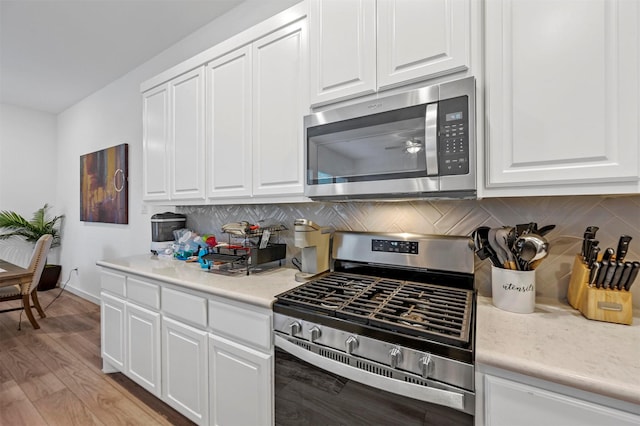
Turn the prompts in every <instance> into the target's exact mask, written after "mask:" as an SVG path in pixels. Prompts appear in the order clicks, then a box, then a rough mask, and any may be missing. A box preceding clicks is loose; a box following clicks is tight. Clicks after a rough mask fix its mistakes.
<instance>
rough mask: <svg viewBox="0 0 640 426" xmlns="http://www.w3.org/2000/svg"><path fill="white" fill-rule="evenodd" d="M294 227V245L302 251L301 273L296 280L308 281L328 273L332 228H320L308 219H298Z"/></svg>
mask: <svg viewBox="0 0 640 426" xmlns="http://www.w3.org/2000/svg"><path fill="white" fill-rule="evenodd" d="M293 225H294V228H295V235H294V245H295V246H296V247H299V248H301V249H302V256H301V260H300V263H301V264H300V265H299V269H300V272H299V273H297V274H296V280H297V281H306V280H308V279H309V278H311V277H313V276H315V275H318V274H320V273H322V272H325V271H328V270H329V246H330V240H331V228H329V227H322V226H319V225H318V224H317V223H314V222H312V221H310V220H308V219H296V220H295V221H294V222H293ZM294 263H295V262H294Z"/></svg>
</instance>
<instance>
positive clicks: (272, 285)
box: [96, 254, 300, 309]
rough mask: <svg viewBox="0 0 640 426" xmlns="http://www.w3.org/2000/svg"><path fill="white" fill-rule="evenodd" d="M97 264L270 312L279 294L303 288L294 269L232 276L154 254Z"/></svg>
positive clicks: (102, 261) (196, 264) (272, 269)
mask: <svg viewBox="0 0 640 426" xmlns="http://www.w3.org/2000/svg"><path fill="white" fill-rule="evenodd" d="M96 264H97V265H98V266H103V267H107V268H112V269H116V270H118V271H121V272H125V273H130V274H136V275H138V276H142V277H146V278H150V279H153V280H160V281H164V282H168V283H171V284H175V285H179V286H182V287H185V288H190V289H192V290H197V291H202V292H205V293H209V294H213V295H217V296H222V297H226V298H230V299H234V300H238V301H240V302H245V303H249V304H252V305H256V306H260V307H263V308H267V309H271V305H272V304H273V302H274V301H275V296H276V295H278V294H280V293H283V292H285V291H288V290H290V289H292V288H294V287H297V286H299V285H300V283H299V282H297V281H296V280H295V273H296V272H298V271H297V270H296V269H291V268H278V267H275V268H271V269H268V270H264V271H255V272H251V274H250V275H249V276H247V275H246V274H244V273H241V274H238V275H232V276H230V275H223V274H220V273H215V272H208V271H205V270H203V269H202V268H200V264H199V263H197V262H195V263H187V262H183V261H179V260H174V259H172V258H169V257H162V256H153V255H151V254H149V255H137V256H130V257H122V258H119V259H113V260H99V261H98V262H96Z"/></svg>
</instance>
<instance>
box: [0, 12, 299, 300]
mask: <svg viewBox="0 0 640 426" xmlns="http://www.w3.org/2000/svg"><path fill="white" fill-rule="evenodd" d="M297 1H298V0H277V1H276V0H272V1H264V0H247V1H246V2H244V3H242V4H241V5H240V6H238V7H237V8H236V9H234V10H231V11H230V12H229V13H227V14H226V15H224V16H222V17H221V18H219V19H218V20H215V21H213V22H211V23H210V24H208V25H207V26H205V27H203V28H201V29H200V30H198V31H197V32H195V33H193V34H192V35H190V36H189V37H187V38H186V39H184V40H182V41H181V42H179V43H177V44H176V45H174V46H172V47H171V48H169V49H167V50H166V51H164V52H163V53H161V54H160V55H158V56H156V57H155V58H153V59H151V60H150V61H148V62H146V63H145V64H143V65H142V66H140V67H138V68H136V69H134V70H132V71H131V72H129V73H128V74H126V75H124V76H123V77H121V78H120V79H118V80H116V81H114V82H112V83H111V84H109V85H108V86H107V87H105V88H104V89H102V90H100V91H99V92H97V93H95V94H93V95H91V96H89V97H88V98H86V99H84V100H83V101H81V102H79V103H78V104H76V105H74V106H73V107H71V108H69V109H68V110H66V111H65V112H63V113H61V114H60V115H59V116H58V129H57V144H58V150H57V165H58V168H57V176H56V180H57V183H58V191H57V198H56V205H57V206H58V207H60V208H61V209H62V213H64V214H65V215H66V220H65V224H64V230H63V231H64V240H63V242H62V247H61V263H62V266H63V273H62V275H63V277H62V278H63V280H66V278H67V276H68V275H67V274H68V271H70V270H71V269H73V268H76V267H77V268H79V274H78V277H77V278H76V277H75V276H72V277H71V280H70V282H69V284H68V286H69V287H70V288H71V290H72V291H74V292H76V293H78V294H80V295H82V296H84V297H87V298H89V299H93V300H95V301H97V300H98V299H97V297H98V294H99V287H100V283H99V275H98V269H97V268H96V266H95V262H96V261H97V260H99V259H107V258H114V257H121V256H127V255H132V254H140V253H146V252H148V251H149V244H150V241H151V224H150V218H151V215H152V214H153V213H155V212H158V211H165V210H170V209H162V208H156V209H149V210H148V211H147V212H144V211H143V210H144V207H143V204H142V201H141V199H142V104H141V96H140V84H141V83H142V82H143V81H145V80H147V79H149V78H151V77H153V76H154V75H156V74H159V73H160V72H162V71H165V70H166V69H168V68H170V67H172V66H174V65H176V64H178V63H180V62H181V61H183V60H185V59H188V58H190V57H191V56H193V55H195V54H197V53H200V52H201V51H204V50H206V49H208V48H210V47H212V46H214V45H216V44H217V43H219V42H221V41H223V40H226V39H227V38H229V37H231V36H233V35H235V34H237V33H239V32H241V31H242V30H244V29H246V28H249V27H251V26H253V25H255V24H257V23H259V22H261V21H263V20H264V19H266V18H268V17H270V16H273V15H275V14H276V13H278V12H280V11H282V10H284V9H286V8H288V7H290V6H292V5H293V4H295V3H297ZM121 143H128V144H129V224H128V225H112V224H99V223H85V222H80V195H79V188H80V173H79V158H80V156H81V155H83V154H86V153H89V152H93V151H97V150H100V149H103V148H107V147H110V146H113V145H118V144H121ZM3 186H4V185H3Z"/></svg>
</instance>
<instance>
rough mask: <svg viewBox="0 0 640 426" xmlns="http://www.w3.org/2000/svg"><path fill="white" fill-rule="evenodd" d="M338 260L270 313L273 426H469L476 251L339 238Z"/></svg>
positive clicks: (426, 240)
mask: <svg viewBox="0 0 640 426" xmlns="http://www.w3.org/2000/svg"><path fill="white" fill-rule="evenodd" d="M332 258H333V267H332V270H331V272H329V273H326V274H324V275H321V276H319V277H318V278H316V279H313V280H312V281H309V282H307V283H305V284H303V285H301V286H299V287H297V288H295V289H293V290H290V291H288V292H286V293H283V294H280V295H278V296H277V301H276V302H275V304H274V308H273V309H274V341H275V346H276V368H275V370H276V392H275V396H276V403H275V405H276V424H282V425H285V424H348V425H352V424H383V423H385V424H414V423H415V424H443V423H444V420H443V419H447V422H449V423H451V424H473V413H474V411H475V393H474V330H475V309H474V308H475V292H474V273H473V271H474V269H473V268H474V266H473V248H472V241H471V240H470V239H469V238H467V237H461V236H446V235H418V234H406V233H393V234H392V233H358V232H336V233H335V235H334V238H333V243H332ZM449 423H447V424H449Z"/></svg>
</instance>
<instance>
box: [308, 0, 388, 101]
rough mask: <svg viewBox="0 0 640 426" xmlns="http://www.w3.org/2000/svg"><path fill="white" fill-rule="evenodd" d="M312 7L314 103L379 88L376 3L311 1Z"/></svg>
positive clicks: (369, 1)
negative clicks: (377, 81) (377, 77)
mask: <svg viewBox="0 0 640 426" xmlns="http://www.w3.org/2000/svg"><path fill="white" fill-rule="evenodd" d="M310 7H311V8H310V10H309V45H310V57H309V65H310V68H309V71H310V80H311V85H310V86H311V93H310V96H311V103H312V104H321V103H323V102H327V101H336V100H340V99H344V98H348V97H355V96H359V95H364V94H367V93H373V92H375V91H376V2H375V1H371V0H312V1H311V3H310Z"/></svg>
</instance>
